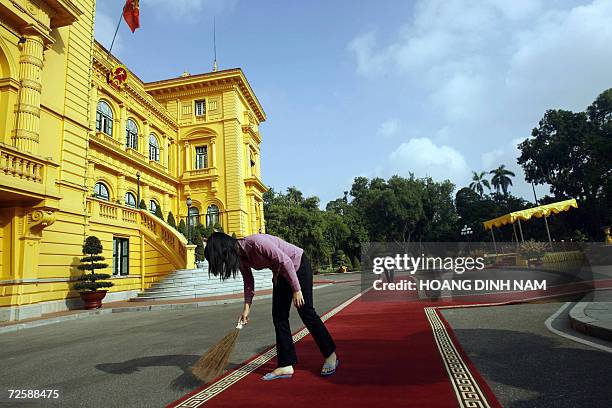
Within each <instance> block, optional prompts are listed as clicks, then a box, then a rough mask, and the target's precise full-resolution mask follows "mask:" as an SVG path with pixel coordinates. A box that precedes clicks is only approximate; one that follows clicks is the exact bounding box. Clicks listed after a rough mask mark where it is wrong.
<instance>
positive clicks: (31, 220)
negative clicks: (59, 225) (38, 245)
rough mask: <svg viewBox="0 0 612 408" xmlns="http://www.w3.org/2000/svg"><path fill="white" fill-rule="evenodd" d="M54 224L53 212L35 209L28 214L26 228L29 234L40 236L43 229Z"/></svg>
mask: <svg viewBox="0 0 612 408" xmlns="http://www.w3.org/2000/svg"><path fill="white" fill-rule="evenodd" d="M54 222H55V212H54V211H53V210H48V209H36V210H34V211H32V212H31V213H30V214H29V217H28V228H29V230H30V232H33V233H36V234H40V233H41V232H42V230H43V229H45V228H47V227H48V226H49V225H51V224H53V223H54Z"/></svg>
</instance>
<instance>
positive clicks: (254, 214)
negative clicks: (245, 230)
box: [250, 196, 257, 234]
mask: <svg viewBox="0 0 612 408" xmlns="http://www.w3.org/2000/svg"><path fill="white" fill-rule="evenodd" d="M250 216H251V234H257V207H256V205H255V197H253V196H251V214H250Z"/></svg>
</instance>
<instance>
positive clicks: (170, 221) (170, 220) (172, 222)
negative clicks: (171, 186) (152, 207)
mask: <svg viewBox="0 0 612 408" xmlns="http://www.w3.org/2000/svg"><path fill="white" fill-rule="evenodd" d="M166 222H167V223H168V225H170V226H171V227H172V228H174V229H176V220H175V219H174V214H172V211H169V212H168V219H167V221H166Z"/></svg>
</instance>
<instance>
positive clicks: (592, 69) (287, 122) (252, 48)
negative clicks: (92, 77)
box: [96, 0, 612, 204]
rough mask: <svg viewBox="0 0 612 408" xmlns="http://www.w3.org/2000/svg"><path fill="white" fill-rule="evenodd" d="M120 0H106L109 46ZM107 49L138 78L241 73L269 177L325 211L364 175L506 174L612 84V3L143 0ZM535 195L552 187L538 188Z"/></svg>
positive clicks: (518, 181)
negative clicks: (544, 125)
mask: <svg viewBox="0 0 612 408" xmlns="http://www.w3.org/2000/svg"><path fill="white" fill-rule="evenodd" d="M123 4H124V1H123V0H99V1H98V5H97V15H96V38H97V39H98V40H99V41H100V42H102V44H104V45H105V46H107V47H108V46H109V45H110V40H111V38H112V34H113V32H114V29H115V26H116V23H117V20H118V18H119V15H120V12H121V9H122V7H123ZM140 7H141V11H140V16H141V27H142V28H141V29H139V30H137V31H136V33H135V34H131V33H130V31H129V29H128V28H127V26H126V25H125V24H124V23H122V25H121V28H120V30H119V35H118V39H117V41H116V43H115V46H114V49H113V53H114V54H115V55H117V56H118V57H119V58H120V59H121V60H122V61H123V62H124V63H125V64H126V65H127V66H128V67H129V68H130V69H131V70H132V71H133V72H135V73H136V74H137V75H138V76H139V77H140V78H141V79H143V80H144V81H152V80H159V79H164V78H169V77H175V76H178V75H180V74H181V73H182V72H183V71H184V70H187V71H189V72H190V73H192V74H195V73H200V72H208V71H210V70H211V68H212V60H213V52H212V22H213V16H216V23H217V59H218V62H219V68H220V69H224V68H234V67H240V68H242V69H243V70H244V72H245V74H246V75H247V78H248V79H249V82H250V83H251V86H252V87H253V89H254V91H255V93H256V94H257V96H258V97H259V99H260V101H261V103H262V105H263V107H264V109H265V111H266V113H267V115H268V120H267V122H265V123H264V124H262V126H261V128H260V130H261V133H262V137H263V144H262V178H263V180H264V182H265V183H266V184H267V185H269V186H272V187H274V188H275V189H276V190H282V189H285V188H286V187H288V186H293V185H295V186H296V187H298V188H299V189H301V190H302V191H303V192H304V193H305V194H306V195H317V196H319V197H320V198H321V200H322V203H323V204H325V203H326V202H327V201H329V200H332V199H335V198H337V197H340V196H342V192H343V191H344V190H348V189H350V185H351V183H352V180H353V178H354V177H356V176H359V175H363V176H367V177H374V176H381V177H385V178H386V177H389V176H390V175H393V174H399V175H402V176H408V174H409V172H413V173H415V174H416V175H417V176H426V175H429V176H432V177H434V178H435V179H438V180H442V179H445V178H448V179H450V180H451V181H453V182H454V183H456V184H457V185H458V186H459V187H462V186H465V185H467V184H468V183H469V179H470V177H471V171H472V170H474V171H484V170H487V171H488V170H490V169H492V168H494V167H497V166H498V165H499V164H506V166H507V167H509V168H510V169H512V170H514V171H515V172H516V173H517V177H516V178H515V180H514V184H515V187H514V188H513V189H511V191H512V192H513V193H515V194H518V195H522V196H524V197H526V198H528V199H531V198H532V196H533V194H532V192H531V187H530V186H529V185H527V184H526V183H525V182H524V180H523V174H522V172H521V170H520V168H519V166H518V165H517V164H516V157H517V155H518V151H517V150H516V144H517V142H519V141H521V140H523V139H524V138H526V137H528V136H529V135H530V132H531V129H532V128H533V127H534V126H536V125H537V122H538V121H539V120H540V118H541V117H542V116H543V114H544V112H545V110H546V109H548V108H564V109H571V110H583V109H585V108H586V107H587V106H588V105H589V104H590V103H591V102H592V101H593V100H594V99H595V98H596V96H597V95H598V94H599V93H600V92H601V91H603V90H605V89H607V88H609V87H611V86H612V70H611V69H610V67H612V47H611V44H612V24H610V21H612V1H609V0H608V1H601V0H595V1H570V0H568V1H555V0H513V1H510V2H509V1H507V0H429V1H426V0H415V1H389V0H378V1H359V2H357V1H348V0H344V1H340V0H335V1H314V0H313V1H308V2H287V1H281V0H278V1H263V0H262V1H249V0H225V1H220V0H173V1H166V0H141V1H140ZM537 190H538V194H539V195H542V194H544V193H546V192H547V189H546V188H545V187H544V186H540V187H537Z"/></svg>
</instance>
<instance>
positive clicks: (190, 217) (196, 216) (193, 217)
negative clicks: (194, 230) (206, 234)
mask: <svg viewBox="0 0 612 408" xmlns="http://www.w3.org/2000/svg"><path fill="white" fill-rule="evenodd" d="M192 213H193V214H192ZM200 216H201V214H200V209H199V208H198V207H195V206H193V207H189V211H187V228H189V227H195V226H196V225H200Z"/></svg>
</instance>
